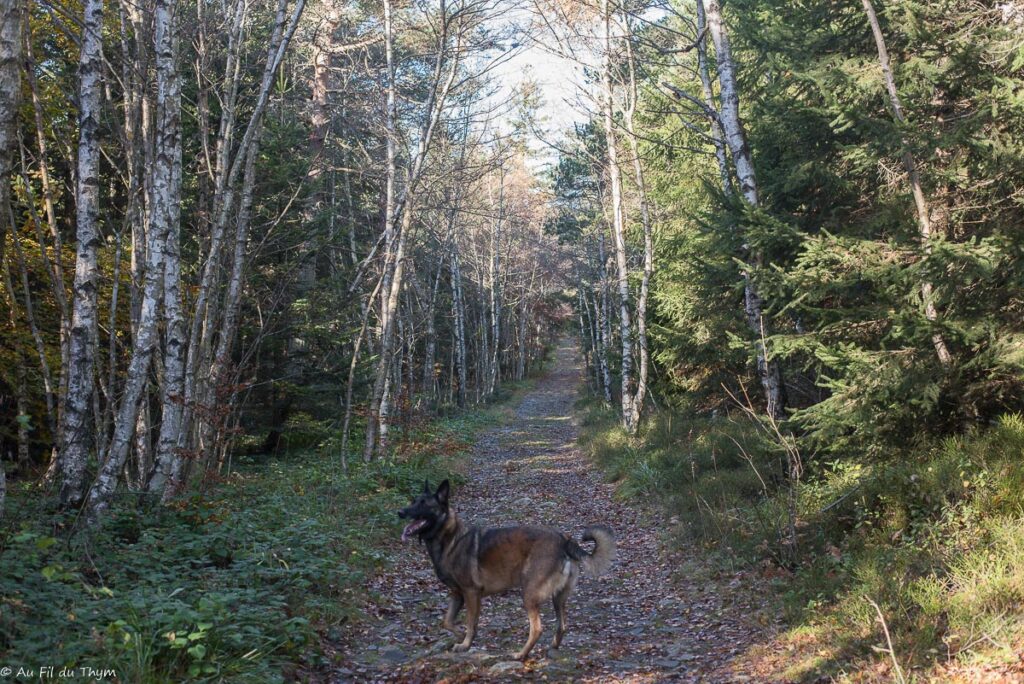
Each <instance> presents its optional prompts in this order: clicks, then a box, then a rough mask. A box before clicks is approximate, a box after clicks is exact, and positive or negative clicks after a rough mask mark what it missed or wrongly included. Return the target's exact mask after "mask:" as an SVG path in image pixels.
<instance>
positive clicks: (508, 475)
mask: <svg viewBox="0 0 1024 684" xmlns="http://www.w3.org/2000/svg"><path fill="white" fill-rule="evenodd" d="M580 382H581V370H580V367H579V362H578V357H577V353H576V350H575V348H574V347H572V346H570V345H569V344H568V343H563V344H562V345H561V346H560V347H559V348H558V350H557V351H556V353H555V359H554V363H553V365H552V368H551V370H550V371H549V372H548V373H547V374H546V375H545V376H544V377H543V378H541V379H539V380H538V381H537V383H536V384H535V386H534V388H533V389H532V390H530V391H529V392H528V393H527V394H526V395H525V396H524V397H523V398H522V400H521V403H520V404H519V406H518V407H517V409H516V410H515V413H514V417H513V418H512V419H511V420H510V421H509V422H507V423H506V424H504V425H501V426H498V427H496V428H493V429H491V430H489V431H488V432H486V433H484V434H483V435H482V436H481V438H480V439H479V441H478V442H477V444H476V446H475V447H474V450H473V455H472V458H471V461H470V463H469V465H468V469H467V476H468V477H467V483H466V485H464V486H462V487H457V488H455V490H454V492H453V494H452V502H453V506H454V508H455V509H456V510H457V511H458V512H459V515H460V516H461V517H462V518H463V520H466V521H470V522H475V523H476V524H480V525H483V526H495V525H507V524H512V523H524V524H541V525H548V526H551V527H555V528H557V529H560V530H563V531H566V532H569V533H571V534H572V535H573V536H574V537H576V538H577V539H579V536H580V534H581V533H582V531H583V528H584V527H585V526H586V525H587V524H590V523H595V522H600V523H604V524H606V525H609V526H610V527H612V528H613V530H614V531H615V534H616V537H617V542H618V559H617V561H616V563H615V565H614V566H613V568H612V571H611V572H610V573H609V574H608V575H606V576H604V577H601V578H598V579H593V578H587V577H583V578H581V580H580V583H579V585H578V587H577V589H576V591H575V592H574V593H573V595H572V598H571V599H570V601H569V627H568V631H567V634H566V637H565V641H564V642H563V644H562V648H561V649H560V651H559V652H558V654H557V655H553V656H552V657H546V656H545V650H546V647H547V644H548V642H549V640H550V638H551V636H552V634H553V633H554V626H553V619H554V616H553V611H552V610H551V608H550V606H548V605H545V606H544V607H543V610H544V613H543V615H544V624H545V630H544V634H543V635H542V637H541V641H540V642H539V643H538V644H537V647H536V648H535V649H534V650H533V653H532V654H531V658H530V660H528V661H527V662H526V663H519V662H516V661H511V660H510V656H509V654H510V653H511V652H513V651H514V650H516V649H518V648H519V647H520V646H521V645H522V643H523V641H524V640H525V639H526V634H527V622H526V614H525V611H524V610H523V608H522V603H521V600H520V597H519V596H518V594H513V595H505V596H495V597H490V598H487V599H484V604H483V609H482V611H481V617H480V629H479V631H478V633H477V637H476V641H475V642H474V645H473V648H472V649H471V650H470V651H469V652H468V653H465V654H453V653H450V652H448V650H447V649H448V647H449V646H450V645H451V644H452V643H453V642H454V638H453V637H452V635H450V634H448V633H447V632H444V631H442V630H441V629H440V621H441V616H442V615H443V612H444V608H445V606H446V602H447V593H446V592H445V591H444V590H443V588H442V586H441V585H440V583H439V582H438V580H437V578H436V577H435V576H434V572H433V569H432V566H431V564H430V561H429V559H428V558H427V556H426V554H425V553H424V551H423V549H422V548H421V546H420V545H419V544H416V543H413V542H410V543H407V544H404V545H403V544H401V543H400V542H399V541H398V532H397V530H398V526H397V522H396V533H395V543H394V544H393V545H392V546H390V547H389V548H387V549H386V552H387V553H389V554H391V556H392V559H393V561H394V562H393V564H392V565H391V566H390V567H389V568H388V570H387V571H386V572H385V573H384V574H382V575H380V576H378V577H376V578H374V579H373V580H372V581H371V582H370V583H369V586H367V593H368V596H369V597H371V601H370V604H369V608H368V610H369V611H370V613H371V614H370V615H368V618H367V620H365V621H362V622H360V623H359V624H358V625H355V626H353V627H352V628H351V629H350V630H349V633H348V634H347V635H346V638H345V640H344V644H343V648H344V653H345V656H344V658H345V662H344V664H343V666H341V667H340V668H339V669H337V670H336V671H335V681H339V682H349V681H351V682H442V681H445V682H448V683H449V684H455V683H456V682H476V681H482V682H492V681H493V682H500V681H517V680H521V679H522V680H531V681H552V682H568V681H575V682H638V683H639V682H696V681H702V682H704V681H706V682H720V681H721V682H725V681H752V680H751V679H749V678H748V677H745V676H744V675H742V674H741V673H740V672H738V671H737V669H738V668H734V667H733V666H732V663H731V661H732V659H733V658H735V657H736V656H738V655H740V654H741V653H743V652H745V651H746V648H747V647H748V646H749V645H751V644H752V643H754V642H755V641H756V640H760V639H763V638H764V636H765V634H764V633H763V632H764V631H765V628H764V627H759V626H758V625H757V624H756V622H755V621H754V619H753V618H754V616H755V615H756V614H757V612H758V610H760V608H761V606H759V605H757V602H756V599H754V598H751V592H750V591H748V590H744V589H742V588H737V587H738V585H741V584H745V581H744V580H743V578H742V577H737V578H732V579H730V578H729V577H725V578H723V579H721V580H720V581H719V580H716V581H715V583H714V584H712V585H708V584H707V583H698V582H695V581H693V580H690V579H688V578H687V577H686V576H682V573H680V572H678V568H679V567H680V566H681V564H682V562H683V561H684V560H687V559H686V557H684V556H682V555H681V554H679V553H672V552H670V551H669V550H667V549H666V548H665V547H664V545H663V543H662V537H663V536H664V535H663V530H664V525H665V523H664V522H663V521H659V520H656V519H654V514H652V513H650V512H646V513H645V512H643V511H641V510H639V509H637V508H634V507H632V506H630V505H628V504H627V503H624V502H622V501H620V500H618V499H616V498H614V496H613V494H614V490H615V486H614V485H613V484H608V483H605V482H602V481H601V479H600V476H599V474H598V472H597V471H596V470H595V468H594V467H593V466H592V465H591V464H590V463H588V461H587V459H586V457H585V456H583V455H582V454H581V453H580V451H579V449H578V448H577V446H576V437H577V430H576V426H575V424H574V422H573V417H572V413H573V403H574V401H575V399H576V396H577V390H578V387H579V384H580ZM396 520H397V519H396ZM762 615H763V614H762ZM464 617H465V613H463V614H462V615H461V616H460V624H461V620H462V619H463V618H464ZM762 619H763V618H762Z"/></svg>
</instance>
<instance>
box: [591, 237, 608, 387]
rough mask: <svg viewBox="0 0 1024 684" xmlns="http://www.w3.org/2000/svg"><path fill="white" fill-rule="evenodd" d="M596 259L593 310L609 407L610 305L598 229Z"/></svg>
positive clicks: (602, 385) (605, 259) (605, 262)
mask: <svg viewBox="0 0 1024 684" xmlns="http://www.w3.org/2000/svg"><path fill="white" fill-rule="evenodd" d="M597 258H598V262H599V263H600V273H601V279H600V283H599V285H600V288H601V293H600V295H601V297H600V299H601V301H600V308H599V309H598V303H597V302H595V303H594V304H595V309H596V310H598V322H599V325H600V329H601V335H600V349H599V350H598V357H599V359H600V363H601V387H602V389H603V390H604V400H605V403H607V404H608V405H609V406H611V403H612V378H611V369H610V365H609V363H608V349H609V347H611V343H612V328H611V326H612V323H611V304H610V303H609V301H608V259H607V257H606V256H605V252H604V230H603V229H598V234H597Z"/></svg>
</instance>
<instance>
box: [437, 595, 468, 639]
mask: <svg viewBox="0 0 1024 684" xmlns="http://www.w3.org/2000/svg"><path fill="white" fill-rule="evenodd" d="M464 603H465V600H464V599H463V598H462V594H461V593H459V592H457V591H453V592H452V595H451V596H449V597H448V612H446V613H445V614H444V619H443V620H442V621H441V626H442V627H444V628H445V629H447V630H448V631H449V632H451V633H452V634H458V633H459V630H458V628H457V627H456V626H455V620H456V618H458V617H459V611H460V610H462V606H463V604H464Z"/></svg>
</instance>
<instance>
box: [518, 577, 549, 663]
mask: <svg viewBox="0 0 1024 684" xmlns="http://www.w3.org/2000/svg"><path fill="white" fill-rule="evenodd" d="M523 603H524V604H525V605H526V615H527V617H529V618H530V636H529V637H527V638H526V644H525V645H524V646H523V650H521V651H519V653H517V654H516V660H526V656H528V655H530V650H531V649H532V648H533V645H534V644H536V643H537V640H538V639H540V633H541V632H542V631H543V630H544V626H543V625H542V624H541V621H540V602H539V601H537V600H536V599H535V598H534V597H532V596H530V594H529V592H524V597H523Z"/></svg>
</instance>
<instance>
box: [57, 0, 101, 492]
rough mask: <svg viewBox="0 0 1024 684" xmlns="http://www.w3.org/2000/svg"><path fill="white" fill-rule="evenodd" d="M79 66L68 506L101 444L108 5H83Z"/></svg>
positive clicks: (66, 420)
mask: <svg viewBox="0 0 1024 684" xmlns="http://www.w3.org/2000/svg"><path fill="white" fill-rule="evenodd" d="M82 7H83V21H82V32H81V53H80V58H79V66H78V83H79V86H78V167H77V176H76V178H77V185H76V188H75V211H76V217H77V219H76V221H77V225H76V230H75V232H76V237H77V248H76V250H77V251H76V255H75V280H74V286H73V289H72V315H71V330H70V340H69V346H68V382H67V393H66V397H65V400H64V413H63V416H62V421H61V435H60V441H61V453H60V462H61V467H60V470H61V476H62V477H61V489H60V500H61V504H62V505H63V506H65V507H74V506H77V505H79V504H80V503H81V502H82V499H83V497H84V496H85V489H86V467H87V466H88V462H89V456H90V454H91V451H92V447H93V445H94V444H95V439H96V435H95V427H94V423H93V405H92V402H93V392H94V390H95V388H96V384H95V382H96V378H95V373H96V351H97V346H98V332H97V325H98V317H97V295H98V288H99V269H98V265H97V257H98V250H99V245H100V241H101V238H100V232H99V212H100V188H99V185H100V168H99V166H100V139H99V136H100V106H101V99H102V94H103V93H102V88H103V82H102V70H103V63H102V61H103V55H102V50H103V36H102V28H103V0H85V2H84V3H83V6H82Z"/></svg>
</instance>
